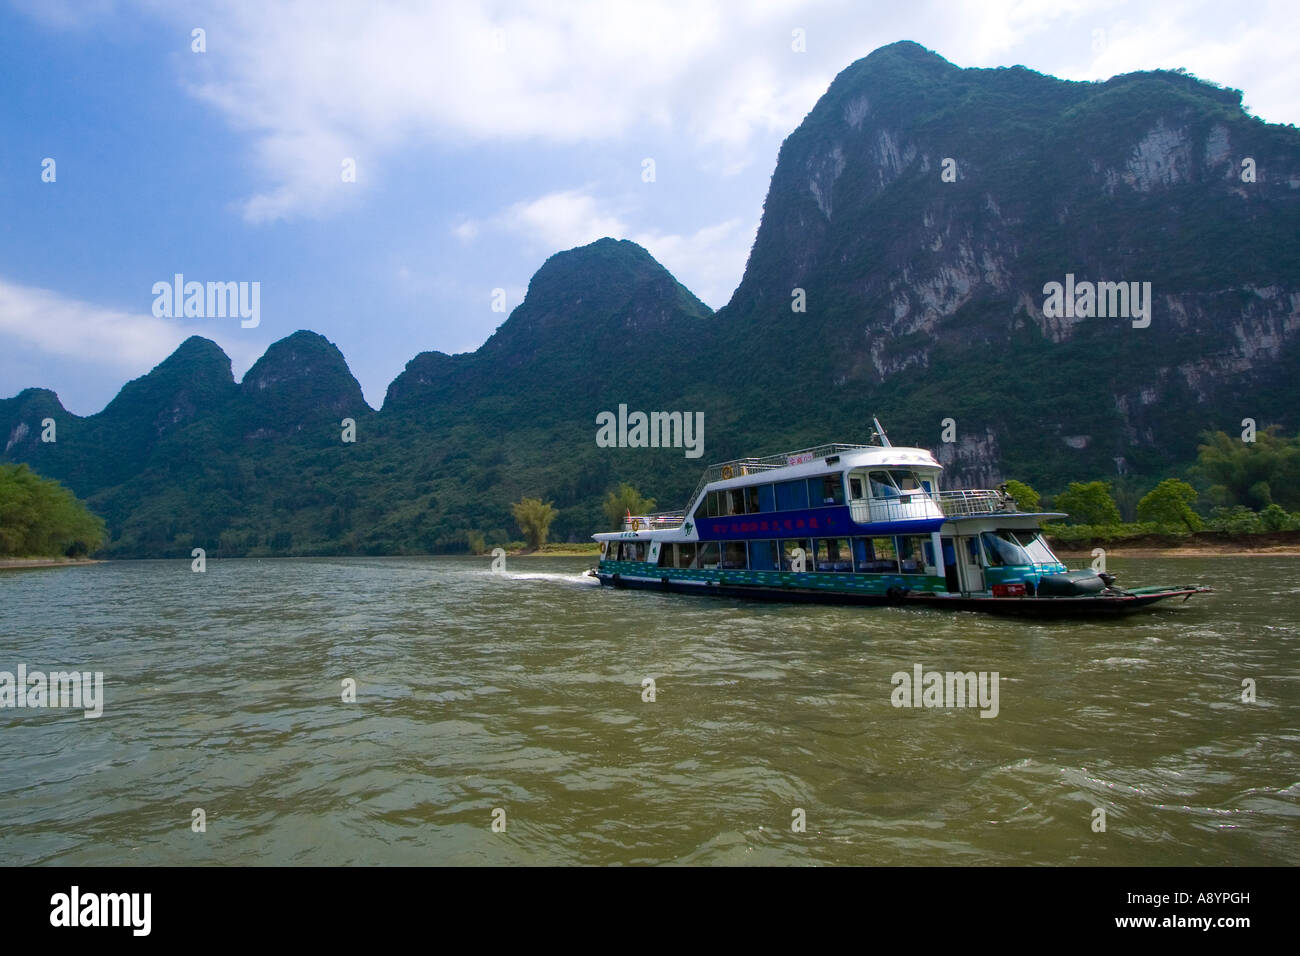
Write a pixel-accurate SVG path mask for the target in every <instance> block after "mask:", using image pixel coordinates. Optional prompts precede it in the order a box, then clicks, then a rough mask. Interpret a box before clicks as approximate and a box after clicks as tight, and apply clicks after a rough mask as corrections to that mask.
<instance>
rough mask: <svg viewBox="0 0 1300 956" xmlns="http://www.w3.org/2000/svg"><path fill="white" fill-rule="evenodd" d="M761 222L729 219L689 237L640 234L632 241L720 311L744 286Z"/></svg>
mask: <svg viewBox="0 0 1300 956" xmlns="http://www.w3.org/2000/svg"><path fill="white" fill-rule="evenodd" d="M757 230H758V224H757V223H750V224H749V227H748V228H746V225H745V223H744V221H743V220H741V219H739V218H736V219H728V220H727V221H726V222H720V223H717V224H716V225H712V226H704V227H703V228H701V229H697V230H696V231H695V232H693V233H690V234H689V235H679V234H674V233H667V234H664V233H656V232H645V233H639V234H637V235H634V236H633V237H632V241H633V242H636V243H638V244H639V245H642V246H644V247H645V248H646V250H647V251H648V252H649V253H650V254H651V255H652V256H654V257H655V258H656V259H657V260H659V262H660V263H661V264H662V265H663V266H664V268H666V269H667V270H668V271H669V272H671V273H672V274H673V275H674V276H675V277H676V278H677V281H679V282H680V283H681V284H682V285H684V286H686V288H688V289H690V290H691V291H692V292H694V293H695V295H696V296H697V297H698V298H699V299H700V300H701V301H703V302H704V303H706V304H707V305H709V306H710V307H711V308H714V309H720V308H722V306H724V305H726V304H727V302H728V301H729V300H730V299H731V294H732V293H733V292H735V291H736V286H737V285H739V284H740V277H741V275H743V274H744V271H745V260H747V259H748V258H749V250H750V247H751V246H752V245H753V244H754V235H755V234H756V232H757Z"/></svg>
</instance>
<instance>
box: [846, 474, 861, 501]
mask: <svg viewBox="0 0 1300 956" xmlns="http://www.w3.org/2000/svg"><path fill="white" fill-rule="evenodd" d="M849 497H850V498H851V499H853V500H855V501H856V500H857V499H859V498H861V497H862V478H861V476H859V475H852V476H851V477H850V478H849Z"/></svg>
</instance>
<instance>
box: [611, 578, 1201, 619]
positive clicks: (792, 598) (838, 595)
mask: <svg viewBox="0 0 1300 956" xmlns="http://www.w3.org/2000/svg"><path fill="white" fill-rule="evenodd" d="M595 576H596V577H597V578H598V579H599V580H600V583H601V584H603V585H606V586H608V587H614V588H628V589H634V590H645V591H664V592H668V593H674V594H694V595H699V596H707V597H725V598H741V599H744V600H753V601H769V602H772V601H775V602H780V603H792V604H832V605H853V606H859V607H905V608H922V607H924V608H932V609H936V610H944V611H979V612H981V613H985V614H1002V615H1008V616H1014V617H1036V618H1084V617H1118V616H1123V615H1127V614H1135V613H1138V612H1140V611H1145V610H1149V609H1150V608H1152V607H1153V606H1154V605H1156V604H1158V603H1159V602H1161V601H1165V600H1168V599H1170V598H1177V597H1181V598H1182V601H1179V602H1177V603H1179V604H1181V603H1183V602H1184V601H1186V600H1187V599H1188V598H1190V597H1191V596H1192V595H1194V594H1199V593H1203V592H1206V591H1209V590H1211V589H1210V588H1206V587H1199V586H1196V587H1191V586H1189V587H1170V588H1143V589H1142V590H1141V591H1135V592H1123V593H1120V594H1097V595H1081V596H1071V597H983V596H979V595H955V594H921V593H917V592H904V591H902V590H901V589H897V588H895V589H891V591H890V592H888V593H883V594H880V593H852V592H844V591H834V590H829V589H826V588H816V589H814V588H801V587H797V586H792V587H763V586H757V585H749V584H728V583H724V582H720V581H682V580H673V579H672V578H668V577H661V578H659V579H657V580H656V579H653V578H644V577H629V576H627V575H623V574H619V573H618V572H613V573H606V572H595Z"/></svg>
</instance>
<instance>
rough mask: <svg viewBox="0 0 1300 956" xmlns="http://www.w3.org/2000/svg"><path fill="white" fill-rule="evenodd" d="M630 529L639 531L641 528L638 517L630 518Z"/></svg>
mask: <svg viewBox="0 0 1300 956" xmlns="http://www.w3.org/2000/svg"><path fill="white" fill-rule="evenodd" d="M632 530H633V531H640V530H641V519H640V518H633V519H632Z"/></svg>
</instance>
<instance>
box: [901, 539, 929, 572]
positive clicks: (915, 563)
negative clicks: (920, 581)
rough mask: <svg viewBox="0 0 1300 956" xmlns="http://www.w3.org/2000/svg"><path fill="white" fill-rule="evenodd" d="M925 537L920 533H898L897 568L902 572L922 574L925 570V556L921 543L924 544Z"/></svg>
mask: <svg viewBox="0 0 1300 956" xmlns="http://www.w3.org/2000/svg"><path fill="white" fill-rule="evenodd" d="M926 543H927V541H926V539H925V538H923V537H921V536H920V535H900V536H899V538H898V561H899V569H900V570H901V571H902V572H903V573H904V574H923V573H924V572H925V563H926V562H925V558H924V557H923V551H922V545H923V544H926Z"/></svg>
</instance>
